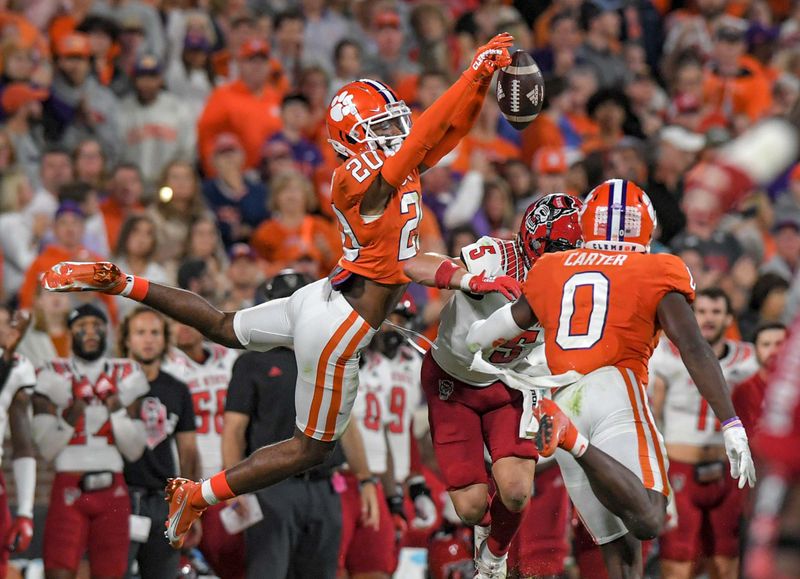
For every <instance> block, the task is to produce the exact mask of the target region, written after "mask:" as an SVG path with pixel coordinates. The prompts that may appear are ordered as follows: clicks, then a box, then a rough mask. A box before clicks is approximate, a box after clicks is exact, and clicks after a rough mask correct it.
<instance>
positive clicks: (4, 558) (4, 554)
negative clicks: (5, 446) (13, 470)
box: [0, 471, 11, 577]
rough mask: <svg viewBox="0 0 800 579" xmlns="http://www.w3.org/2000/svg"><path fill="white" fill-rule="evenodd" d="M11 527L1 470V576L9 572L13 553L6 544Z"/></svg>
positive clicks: (4, 480) (4, 482) (4, 481)
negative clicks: (9, 562) (9, 558)
mask: <svg viewBox="0 0 800 579" xmlns="http://www.w3.org/2000/svg"><path fill="white" fill-rule="evenodd" d="M10 528H11V512H10V511H9V510H8V495H6V479H5V478H4V477H3V472H2V471H0V541H3V545H2V546H0V577H5V576H6V575H7V573H8V557H9V555H10V554H11V553H10V552H9V550H8V548H7V547H6V545H5V540H6V535H7V534H8V530H9V529H10Z"/></svg>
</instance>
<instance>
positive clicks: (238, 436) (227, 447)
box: [222, 410, 250, 468]
mask: <svg viewBox="0 0 800 579" xmlns="http://www.w3.org/2000/svg"><path fill="white" fill-rule="evenodd" d="M249 424H250V416H249V415H248V414H242V413H241V412H234V411H231V410H226V411H225V420H224V421H223V423H222V467H223V468H230V467H232V466H233V465H235V464H236V463H238V462H241V461H242V460H243V459H244V457H245V455H244V452H245V449H246V448H247V441H246V440H245V435H246V433H247V426H248V425H249Z"/></svg>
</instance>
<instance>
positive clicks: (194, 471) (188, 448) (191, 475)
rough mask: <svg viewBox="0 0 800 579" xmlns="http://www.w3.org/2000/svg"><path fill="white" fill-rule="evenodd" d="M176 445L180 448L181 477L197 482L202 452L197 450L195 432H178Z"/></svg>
mask: <svg viewBox="0 0 800 579" xmlns="http://www.w3.org/2000/svg"><path fill="white" fill-rule="evenodd" d="M175 443H176V445H177V447H178V463H179V465H180V469H181V476H182V477H184V478H188V479H190V480H197V479H198V478H200V452H199V451H198V449H197V435H196V434H195V431H194V430H187V431H185V432H176V433H175ZM223 458H224V449H223ZM242 458H244V457H242ZM226 468H227V467H226Z"/></svg>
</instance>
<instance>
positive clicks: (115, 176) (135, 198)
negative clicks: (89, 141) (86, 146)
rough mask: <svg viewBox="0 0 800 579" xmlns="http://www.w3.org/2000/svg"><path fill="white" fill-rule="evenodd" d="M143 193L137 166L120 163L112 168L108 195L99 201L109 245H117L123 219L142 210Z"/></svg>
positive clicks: (140, 175)
mask: <svg viewBox="0 0 800 579" xmlns="http://www.w3.org/2000/svg"><path fill="white" fill-rule="evenodd" d="M143 193H144V184H143V183H142V173H141V171H140V170H139V167H138V166H136V165H131V164H129V163H122V164H120V165H117V166H116V167H115V168H114V171H113V172H112V173H111V179H110V180H109V183H108V197H106V198H105V199H104V200H103V201H102V202H101V203H100V211H102V212H103V220H104V221H105V224H106V238H107V239H108V245H109V247H116V246H117V240H118V239H119V232H120V229H122V224H123V223H124V222H125V220H126V219H127V218H128V217H129V216H130V215H131V214H133V213H137V212H139V211H142V209H143V207H142V196H143Z"/></svg>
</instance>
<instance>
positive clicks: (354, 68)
mask: <svg viewBox="0 0 800 579" xmlns="http://www.w3.org/2000/svg"><path fill="white" fill-rule="evenodd" d="M361 63H362V55H361V45H360V44H359V43H358V42H356V41H355V40H350V39H349V38H345V39H344V40H340V41H339V43H338V44H337V45H336V48H335V49H334V51H333V75H334V76H333V79H332V80H331V84H330V98H333V96H334V95H335V94H336V93H337V92H339V89H340V88H342V87H343V86H344V85H346V84H347V83H348V82H353V81H354V80H358V79H359V78H361V77H363V76H364V75H363V74H362V72H361V68H362V67H361ZM285 123H286V121H284V126H285Z"/></svg>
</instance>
